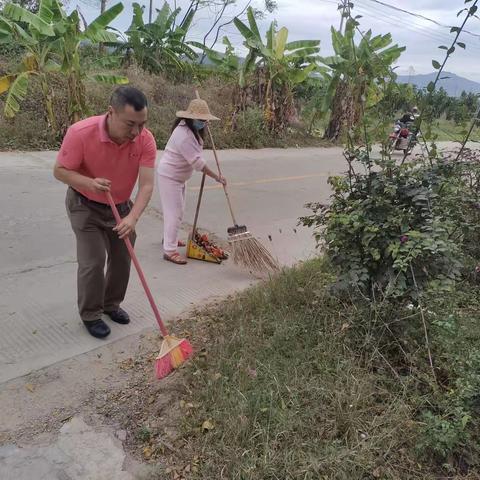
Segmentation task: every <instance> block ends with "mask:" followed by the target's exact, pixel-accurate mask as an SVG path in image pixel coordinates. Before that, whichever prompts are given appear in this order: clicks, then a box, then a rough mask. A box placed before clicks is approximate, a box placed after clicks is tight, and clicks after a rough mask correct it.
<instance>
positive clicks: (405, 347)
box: [120, 260, 480, 480]
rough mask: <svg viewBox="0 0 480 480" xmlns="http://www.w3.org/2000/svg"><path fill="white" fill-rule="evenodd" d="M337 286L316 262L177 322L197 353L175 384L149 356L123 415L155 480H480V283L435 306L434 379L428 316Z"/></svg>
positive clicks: (434, 300)
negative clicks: (158, 376)
mask: <svg viewBox="0 0 480 480" xmlns="http://www.w3.org/2000/svg"><path fill="white" fill-rule="evenodd" d="M332 280H333V274H332V272H331V269H330V268H329V266H328V265H327V264H326V263H325V262H323V261H322V260H317V261H312V262H308V263H305V264H303V265H300V266H299V267H297V268H294V269H290V270H286V271H285V272H283V273H282V274H281V275H280V276H279V277H278V278H275V279H273V280H272V281H270V282H266V283H264V284H261V285H258V286H257V287H255V288H252V289H250V290H248V291H246V292H244V293H242V294H240V295H238V296H236V297H232V298H230V299H228V300H227V301H224V302H221V303H219V304H218V305H213V306H210V307H208V308H207V309H205V310H202V311H199V312H196V313H195V314H194V315H193V316H192V317H190V318H188V319H186V320H185V321H182V322H180V323H179V324H177V325H176V330H177V331H180V332H181V331H182V328H183V329H184V330H185V332H184V333H185V334H187V335H190V336H191V338H192V339H193V340H194V343H195V347H196V355H195V357H194V359H193V360H192V361H190V362H188V363H187V364H186V366H185V368H183V369H181V370H180V371H179V372H178V373H176V374H174V375H173V376H172V377H170V378H169V379H168V380H167V383H162V382H157V381H152V380H148V381H147V382H145V372H146V371H147V370H148V372H150V371H151V362H152V359H153V356H152V355H148V356H146V357H145V359H146V362H147V363H148V368H147V370H145V371H143V373H142V375H143V377H142V378H141V376H138V375H137V378H136V380H135V383H134V384H133V386H132V389H131V390H132V391H134V392H136V393H135V395H134V394H132V395H130V397H131V398H132V401H127V402H126V403H124V404H123V405H122V407H120V410H122V411H123V412H124V413H126V412H128V414H129V417H128V418H129V422H130V423H128V422H127V425H126V427H127V429H128V430H129V432H130V435H129V438H130V447H131V449H132V450H133V451H134V452H136V453H137V454H138V455H140V456H143V457H144V458H147V459H148V460H149V461H150V462H159V461H160V464H161V465H162V467H161V468H159V470H158V477H155V478H154V477H152V478H150V480H155V479H156V478H158V479H160V478H161V479H162V480H163V479H170V478H171V479H176V480H179V479H193V480H196V479H205V480H206V479H209V480H210V479H230V480H267V479H282V480H283V479H299V480H300V479H302V480H307V479H312V480H313V479H315V480H317V479H329V480H330V479H335V480H336V479H338V480H344V479H345V480H347V479H348V480H366V479H382V480H397V479H398V480H400V479H401V480H409V479H422V480H433V479H458V480H459V479H463V480H467V479H468V480H470V479H478V478H480V468H479V465H480V462H479V457H478V455H479V450H480V447H479V438H478V432H479V431H480V430H479V427H480V424H479V421H478V413H480V411H479V409H480V396H479V394H478V392H479V391H480V390H479V389H480V349H479V340H480V338H479V337H480V332H479V331H478V328H477V324H478V321H477V315H478V312H479V310H480V297H479V295H478V293H477V288H476V286H474V285H461V286H459V288H458V289H457V290H456V291H455V292H452V293H451V294H448V295H445V294H444V295H442V296H438V295H433V294H432V295H431V297H430V298H429V299H428V308H426V307H424V309H423V313H424V318H425V321H426V325H427V329H428V334H429V346H430V349H431V351H432V356H433V362H434V366H435V378H434V376H433V374H432V370H431V367H430V364H429V360H428V354H427V349H426V345H425V336H424V329H423V324H422V315H421V313H420V310H419V309H418V308H416V307H412V306H410V305H405V306H401V305H393V304H389V303H379V304H375V305H371V304H368V303H366V302H364V301H362V300H361V299H358V298H343V299H340V298H338V297H336V296H334V295H332V294H331V292H330V288H329V287H330V285H331V283H332ZM147 363H144V365H146V364H147ZM140 371H141V370H140ZM149 375H151V373H149ZM145 383H146V384H147V386H146V387H145ZM145 388H146V391H143V393H141V394H140V395H139V394H138V390H139V389H145ZM128 391H129V390H128V387H126V388H125V389H122V392H121V395H122V396H123V397H127V398H128V396H129V394H128V393H127V392H128ZM140 391H142V390H140ZM133 398H136V399H137V400H136V402H137V403H132V402H133ZM139 399H142V400H141V401H140V400H139ZM149 399H150V400H149ZM157 404H158V405H157ZM157 407H158V408H157ZM132 412H134V414H133V413H132ZM123 424H124V425H125V423H123ZM166 425H168V426H169V428H170V430H171V431H170V433H169V436H168V435H167V433H168V432H167V431H166V430H165V426H166ZM172 429H173V432H172Z"/></svg>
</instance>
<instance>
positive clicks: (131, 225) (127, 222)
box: [113, 214, 137, 239]
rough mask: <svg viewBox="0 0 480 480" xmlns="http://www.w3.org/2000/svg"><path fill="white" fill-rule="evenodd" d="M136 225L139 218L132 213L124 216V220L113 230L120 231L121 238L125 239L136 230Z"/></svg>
mask: <svg viewBox="0 0 480 480" xmlns="http://www.w3.org/2000/svg"><path fill="white" fill-rule="evenodd" d="M136 225H137V220H136V219H135V218H134V217H133V216H132V214H129V215H127V216H126V217H125V218H122V221H121V222H120V223H119V224H118V225H117V226H116V227H115V228H114V229H113V230H114V231H115V232H117V233H118V236H119V237H120V238H121V239H124V238H125V237H128V235H130V234H131V233H133V232H134V231H135V226H136Z"/></svg>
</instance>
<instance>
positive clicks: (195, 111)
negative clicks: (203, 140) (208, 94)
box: [177, 98, 220, 120]
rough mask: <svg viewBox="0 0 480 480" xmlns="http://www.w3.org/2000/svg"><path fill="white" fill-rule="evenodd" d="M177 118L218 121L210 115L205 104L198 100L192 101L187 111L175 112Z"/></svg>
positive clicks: (203, 101)
mask: <svg viewBox="0 0 480 480" xmlns="http://www.w3.org/2000/svg"><path fill="white" fill-rule="evenodd" d="M177 117H179V118H192V119H194V120H220V119H219V118H218V117H215V116H214V115H212V114H211V113H210V109H209V108H208V105H207V102H206V101H205V100H200V99H199V98H197V99H195V100H192V101H191V102H190V105H189V106H188V109H187V110H180V111H179V112H177Z"/></svg>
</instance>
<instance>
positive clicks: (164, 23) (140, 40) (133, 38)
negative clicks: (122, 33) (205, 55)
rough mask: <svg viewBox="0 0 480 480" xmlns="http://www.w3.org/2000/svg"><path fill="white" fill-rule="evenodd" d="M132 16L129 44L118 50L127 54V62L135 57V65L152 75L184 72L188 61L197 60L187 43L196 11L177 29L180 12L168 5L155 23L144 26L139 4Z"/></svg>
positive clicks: (192, 11) (136, 4) (164, 6)
mask: <svg viewBox="0 0 480 480" xmlns="http://www.w3.org/2000/svg"><path fill="white" fill-rule="evenodd" d="M133 12H134V14H133V19H132V23H131V25H130V27H129V29H128V30H127V32H126V34H127V41H126V42H125V43H123V44H121V45H120V46H119V47H118V51H119V52H126V53H127V58H128V57H129V56H130V54H131V53H133V57H134V58H135V61H136V63H137V64H138V65H139V66H141V67H142V68H143V69H144V70H146V71H148V72H150V73H160V72H167V73H171V72H173V71H178V70H184V69H185V67H186V65H187V64H186V63H185V62H184V61H183V60H184V59H185V58H187V59H189V60H191V61H193V60H196V59H197V55H196V53H195V52H194V50H193V49H192V48H191V47H190V46H189V45H188V44H187V43H186V42H185V35H186V34H187V33H188V30H189V28H190V26H191V24H192V20H193V17H194V15H195V11H194V10H191V11H190V12H189V13H188V14H187V15H186V16H185V18H184V19H183V20H182V22H181V23H180V24H179V25H178V26H175V20H176V18H177V16H178V15H179V13H180V12H181V9H180V8H177V9H175V10H173V11H172V10H171V9H170V6H169V5H168V3H167V2H165V3H164V5H163V7H162V9H161V10H159V11H158V15H157V18H156V19H155V21H154V22H152V23H145V22H144V20H143V12H144V7H141V6H140V5H139V4H138V3H134V4H133Z"/></svg>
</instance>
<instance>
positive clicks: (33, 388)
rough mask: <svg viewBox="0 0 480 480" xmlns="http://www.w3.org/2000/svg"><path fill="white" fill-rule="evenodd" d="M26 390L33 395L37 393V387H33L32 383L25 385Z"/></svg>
mask: <svg viewBox="0 0 480 480" xmlns="http://www.w3.org/2000/svg"><path fill="white" fill-rule="evenodd" d="M25 388H26V389H27V390H28V391H29V392H30V393H33V392H34V391H35V385H32V384H31V383H27V384H26V385H25Z"/></svg>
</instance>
